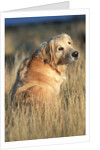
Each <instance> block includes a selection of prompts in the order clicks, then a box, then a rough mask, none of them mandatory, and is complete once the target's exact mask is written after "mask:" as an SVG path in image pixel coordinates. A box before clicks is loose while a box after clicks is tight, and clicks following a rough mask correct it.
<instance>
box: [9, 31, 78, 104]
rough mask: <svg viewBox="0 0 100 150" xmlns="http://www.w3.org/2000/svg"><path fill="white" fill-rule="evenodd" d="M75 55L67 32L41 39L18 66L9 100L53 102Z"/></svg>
mask: <svg viewBox="0 0 100 150" xmlns="http://www.w3.org/2000/svg"><path fill="white" fill-rule="evenodd" d="M78 58H79V52H78V51H77V50H76V49H75V48H74V47H73V42H72V39H71V37H70V36H69V35H68V34H65V33H62V34H60V35H56V36H53V37H52V38H50V39H49V40H48V41H47V42H43V43H42V44H41V45H40V46H39V48H38V49H37V50H36V51H35V52H34V53H33V54H32V56H30V57H28V58H26V59H25V60H24V61H23V62H22V64H21V65H20V67H19V69H18V72H17V77H16V81H15V83H14V85H13V86H12V89H11V94H10V95H11V101H14V102H21V103H23V104H24V103H27V102H30V101H35V100H38V101H40V102H46V101H51V102H53V100H54V99H55V98H57V96H58V95H59V92H60V87H61V85H62V83H63V81H64V80H66V76H65V70H66V65H67V64H70V63H72V62H75V61H76V60H78Z"/></svg>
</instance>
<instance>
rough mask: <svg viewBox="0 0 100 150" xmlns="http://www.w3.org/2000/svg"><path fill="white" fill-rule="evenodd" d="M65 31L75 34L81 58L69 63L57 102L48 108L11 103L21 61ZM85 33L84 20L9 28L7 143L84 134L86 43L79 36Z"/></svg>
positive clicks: (7, 32)
mask: <svg viewBox="0 0 100 150" xmlns="http://www.w3.org/2000/svg"><path fill="white" fill-rule="evenodd" d="M74 29H75V30H74ZM44 31H45V32H44ZM67 31H68V32H67ZM62 32H65V33H69V34H70V35H71V36H72V38H73V39H74V41H75V46H76V47H77V48H78V49H79V50H80V59H79V60H78V61H77V62H76V63H73V64H70V65H67V66H66V76H67V81H66V82H64V83H63V85H62V87H61V92H60V95H59V97H58V99H57V101H54V104H53V105H52V106H51V105H48V104H46V105H45V111H44V110H43V109H42V107H40V105H39V104H38V103H37V104H35V105H34V104H32V105H27V106H26V105H23V106H21V107H20V106H19V105H18V106H17V107H16V106H13V105H11V102H10V99H9V93H10V89H11V87H12V85H13V83H14V81H15V79H16V73H17V70H18V67H19V65H20V63H21V61H22V60H23V59H24V58H25V57H27V56H29V55H31V53H32V52H33V51H34V50H36V48H37V47H38V46H39V44H40V43H41V42H43V41H45V40H47V39H48V38H49V37H51V36H52V35H56V34H59V33H62ZM83 33H84V34H85V23H84V22H76V23H73V24H72V23H70V24H68V23H63V24H62V25H61V24H60V25H59V24H58V25H57V24H53V23H52V24H47V25H45V24H42V25H38V26H33V27H32V26H29V27H16V28H13V29H6V35H5V37H6V41H5V45H6V51H5V52H6V53H5V60H6V63H5V141H6V142H8V141H19V140H32V139H43V138H54V137H68V136H79V135H85V132H86V128H85V123H86V120H85V111H86V110H85V103H86V101H85V49H84V48H85V44H84V42H83V41H82V40H81V38H80V36H82V34H83ZM73 34H74V35H73ZM79 34H80V35H79ZM8 39H9V40H8Z"/></svg>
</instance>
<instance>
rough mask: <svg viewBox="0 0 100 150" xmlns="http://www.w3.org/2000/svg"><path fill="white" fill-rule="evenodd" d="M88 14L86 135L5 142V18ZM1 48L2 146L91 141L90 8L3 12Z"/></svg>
mask: <svg viewBox="0 0 100 150" xmlns="http://www.w3.org/2000/svg"><path fill="white" fill-rule="evenodd" d="M82 14H85V15H86V135H83V136H72V137H62V138H50V139H42V140H40V139H39V140H27V141H16V142H5V115H4V114H5V102H4V99H5V94H4V93H5V70H4V68H5V61H4V60H5V59H4V56H5V22H4V19H5V18H16V17H40V16H61V15H82ZM1 31H2V32H1V50H0V56H1V59H0V65H1V66H0V68H1V71H0V77H1V78H0V81H1V84H0V101H1V102H0V103H1V104H0V106H1V109H0V111H1V112H0V113H1V114H0V115H1V120H0V123H1V126H0V133H1V134H0V136H1V137H0V138H1V141H0V142H1V148H18V147H30V146H41V145H51V144H65V143H75V142H84V141H89V128H90V127H89V114H90V113H89V58H90V56H89V10H88V9H77V10H75V9H72V10H55V11H38V12H37V11H30V12H20V13H19V12H13V13H11V12H7V13H6V12H5V13H2V14H1Z"/></svg>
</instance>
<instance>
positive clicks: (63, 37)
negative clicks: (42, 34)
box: [54, 34, 72, 44]
mask: <svg viewBox="0 0 100 150" xmlns="http://www.w3.org/2000/svg"><path fill="white" fill-rule="evenodd" d="M54 41H55V44H58V43H60V44H61V43H62V44H66V43H67V42H68V41H70V42H72V39H71V37H70V36H69V35H67V34H61V35H58V36H55V37H54Z"/></svg>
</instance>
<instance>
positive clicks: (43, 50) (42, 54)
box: [37, 42, 50, 63]
mask: <svg viewBox="0 0 100 150" xmlns="http://www.w3.org/2000/svg"><path fill="white" fill-rule="evenodd" d="M37 56H38V57H39V58H40V59H41V60H42V61H44V62H45V63H50V53H49V45H48V43H47V42H43V43H42V44H40V46H39V48H38V49H37Z"/></svg>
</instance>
